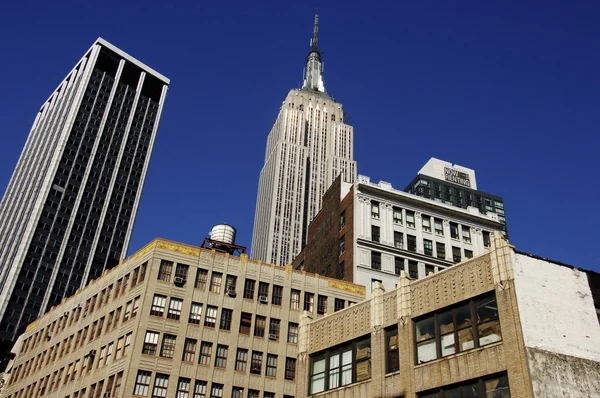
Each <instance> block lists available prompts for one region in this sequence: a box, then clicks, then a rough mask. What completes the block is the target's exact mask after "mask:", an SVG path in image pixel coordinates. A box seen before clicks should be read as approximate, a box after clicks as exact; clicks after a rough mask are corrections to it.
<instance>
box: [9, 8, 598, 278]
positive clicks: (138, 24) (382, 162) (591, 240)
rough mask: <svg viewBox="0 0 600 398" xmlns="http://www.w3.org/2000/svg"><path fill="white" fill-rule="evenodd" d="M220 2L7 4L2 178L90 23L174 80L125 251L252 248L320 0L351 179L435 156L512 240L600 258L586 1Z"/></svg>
mask: <svg viewBox="0 0 600 398" xmlns="http://www.w3.org/2000/svg"><path fill="white" fill-rule="evenodd" d="M83 3H85V4H83ZM216 3H217V2H189V3H187V4H186V2H157V1H153V0H149V1H144V2H135V3H134V2H122V1H121V2H112V1H104V2H75V1H73V2H60V1H58V2H38V3H32V2H27V1H23V2H8V3H6V4H4V5H3V9H2V12H0V54H2V56H1V57H0V59H1V60H2V62H0V75H1V76H2V77H3V89H2V90H1V91H0V139H1V142H2V156H0V187H1V188H0V189H1V190H4V189H5V187H6V185H7V184H8V180H9V178H10V176H11V173H12V171H13V168H14V166H15V164H16V162H17V159H18V156H19V153H20V151H21V149H22V147H23V145H24V143H25V140H26V137H27V134H28V132H29V129H30V127H31V124H32V122H33V120H34V117H35V113H36V111H37V110H38V109H39V107H40V106H41V105H42V103H43V101H45V99H46V98H47V97H48V95H49V94H50V93H51V92H52V91H53V90H54V88H55V87H56V86H57V85H58V83H59V82H60V81H61V80H62V79H63V78H64V77H65V76H66V74H67V72H68V71H69V70H70V69H71V68H72V67H73V66H74V65H75V63H76V62H77V60H78V59H79V58H80V57H81V56H82V55H83V53H84V52H85V51H86V50H87V49H88V47H89V46H90V45H91V44H92V43H93V41H94V40H95V39H96V38H97V37H98V36H102V37H104V38H105V39H107V40H109V41H110V42H112V43H113V44H115V45H116V46H118V47H120V48H122V49H123V50H124V51H126V52H128V53H130V54H131V55H133V56H135V57H136V58H138V59H140V60H141V61H142V62H144V63H146V64H148V65H150V66H151V67H153V68H154V69H156V70H158V71H159V72H161V73H163V74H164V75H166V76H168V77H169V78H170V79H171V88H170V91H169V93H168V96H167V101H166V105H165V110H164V113H163V118H162V121H161V126H160V129H159V132H158V136H157V141H156V146H155V149H154V153H153V156H152V161H151V164H150V169H149V172H148V178H147V180H146V186H145V189H144V194H143V197H142V201H141V205H140V209H139V212H138V217H137V221H136V225H135V229H134V235H133V239H132V242H131V246H130V251H133V250H137V249H138V248H140V247H141V246H143V245H144V244H145V243H147V242H149V241H150V240H151V239H153V238H154V237H157V236H159V237H164V238H168V239H173V240H177V241H181V242H186V243H191V244H200V243H201V242H202V240H203V238H204V237H206V236H207V233H208V231H209V230H210V228H211V227H212V225H213V224H216V223H221V222H227V223H230V224H232V225H234V226H235V227H236V228H237V230H238V240H237V243H238V244H241V245H246V246H248V247H249V246H250V243H251V236H252V227H253V219H254V206H255V201H256V190H257V185H258V176H259V172H260V169H261V167H262V163H263V160H264V151H265V143H266V137H267V134H268V132H269V129H270V126H271V123H272V121H273V120H274V119H275V118H276V116H277V113H278V110H279V106H280V105H281V103H282V101H283V100H284V98H285V96H286V94H287V92H288V90H289V89H291V88H296V87H298V86H299V84H300V82H301V78H302V68H303V64H304V60H305V56H306V54H307V51H308V48H309V39H310V37H311V34H312V19H313V14H314V10H315V8H316V7H317V6H318V7H319V9H320V20H321V27H320V40H319V43H320V46H321V49H322V53H323V59H324V61H325V86H326V88H327V91H328V92H329V93H330V95H332V96H334V97H335V98H336V99H337V100H338V101H339V102H341V103H342V104H343V105H344V108H345V110H346V111H348V112H350V114H351V121H352V124H353V125H354V128H355V158H356V160H357V162H358V169H359V173H360V174H364V175H368V176H370V177H371V179H372V180H374V181H379V180H385V181H388V182H391V183H392V184H393V185H394V187H397V188H400V189H403V188H404V187H405V186H406V185H407V184H408V183H409V182H410V181H411V179H412V178H413V177H414V176H415V175H416V173H417V171H418V170H419V169H420V167H421V166H422V165H423V164H425V162H426V161H427V160H428V159H429V158H430V157H432V156H435V157H438V158H441V159H444V160H448V161H451V162H454V163H458V164H461V165H464V166H466V167H470V168H473V169H475V170H476V173H477V182H478V186H479V188H480V189H481V190H484V191H487V192H490V193H493V194H496V195H499V196H502V197H503V198H504V199H505V202H506V211H507V219H508V225H509V232H510V235H511V243H513V244H514V245H516V247H517V248H518V249H520V250H523V251H527V252H531V253H534V254H537V255H540V256H543V257H548V258H551V259H555V260H560V261H563V262H566V263H569V264H573V265H576V266H579V267H582V268H587V269H594V270H596V271H600V264H599V263H600V254H598V253H599V252H598V251H597V250H596V249H594V248H595V247H598V243H597V232H598V228H599V226H600V216H599V214H600V212H599V211H598V209H597V207H598V205H599V204H600V188H599V185H600V184H599V183H598V172H599V171H600V166H599V163H598V144H599V138H598V136H599V132H600V127H599V126H600V90H599V87H600V24H598V22H597V21H598V19H599V16H600V3H598V2H592V1H589V2H553V1H545V2H515V1H508V2H476V1H461V2H422V1H411V2H389V3H383V2H372V3H369V4H366V3H364V2H343V3H341V2H340V3H339V4H334V3H332V2H321V3H323V4H317V3H315V2H272V3H254V2H252V3H250V2H241V1H240V2H219V4H216ZM492 3H494V4H492ZM524 3H527V4H524Z"/></svg>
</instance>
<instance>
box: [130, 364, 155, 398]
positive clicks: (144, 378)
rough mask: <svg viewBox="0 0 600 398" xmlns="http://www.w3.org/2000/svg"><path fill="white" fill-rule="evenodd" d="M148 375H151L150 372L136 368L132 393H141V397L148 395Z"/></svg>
mask: <svg viewBox="0 0 600 398" xmlns="http://www.w3.org/2000/svg"><path fill="white" fill-rule="evenodd" d="M150 377H152V372H146V371H145V370H138V372H137V377H136V378H135V386H134V387H133V395H141V396H142V397H147V396H148V389H149V388H150Z"/></svg>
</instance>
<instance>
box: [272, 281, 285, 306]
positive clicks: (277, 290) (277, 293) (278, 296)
mask: <svg viewBox="0 0 600 398" xmlns="http://www.w3.org/2000/svg"><path fill="white" fill-rule="evenodd" d="M282 298H283V287H282V286H279V285H273V296H272V297H271V303H272V304H273V305H281V301H282Z"/></svg>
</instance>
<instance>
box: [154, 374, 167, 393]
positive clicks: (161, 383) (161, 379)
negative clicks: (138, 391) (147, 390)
mask: <svg viewBox="0 0 600 398" xmlns="http://www.w3.org/2000/svg"><path fill="white" fill-rule="evenodd" d="M167 387H169V375H166V374H162V373H157V374H156V377H154V389H153V390H152V398H164V397H166V396H167Z"/></svg>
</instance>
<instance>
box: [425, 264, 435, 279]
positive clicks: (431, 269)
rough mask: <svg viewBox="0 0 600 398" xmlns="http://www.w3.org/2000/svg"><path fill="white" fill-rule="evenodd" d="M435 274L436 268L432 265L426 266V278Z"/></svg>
mask: <svg viewBox="0 0 600 398" xmlns="http://www.w3.org/2000/svg"><path fill="white" fill-rule="evenodd" d="M433 273H435V267H434V266H433V265H431V264H425V276H427V275H429V274H433Z"/></svg>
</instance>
